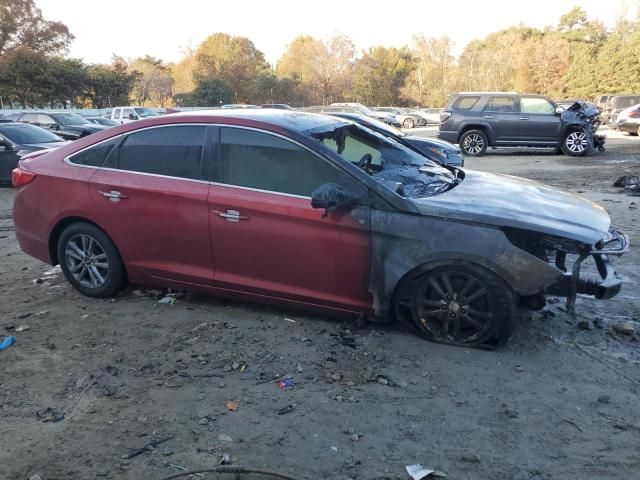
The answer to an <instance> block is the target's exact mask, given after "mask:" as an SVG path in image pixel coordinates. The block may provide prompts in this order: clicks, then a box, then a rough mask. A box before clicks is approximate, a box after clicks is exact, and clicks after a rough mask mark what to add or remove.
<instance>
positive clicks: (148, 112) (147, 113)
mask: <svg viewBox="0 0 640 480" xmlns="http://www.w3.org/2000/svg"><path fill="white" fill-rule="evenodd" d="M134 110H135V111H136V113H137V114H138V116H139V117H141V118H147V117H159V116H160V114H159V113H158V112H156V111H155V110H153V109H151V108H144V107H137V108H134Z"/></svg>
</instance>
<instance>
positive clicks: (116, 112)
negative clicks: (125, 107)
mask: <svg viewBox="0 0 640 480" xmlns="http://www.w3.org/2000/svg"><path fill="white" fill-rule="evenodd" d="M120 113H122V110H121V109H119V108H116V109H115V110H114V111H113V119H114V120H120Z"/></svg>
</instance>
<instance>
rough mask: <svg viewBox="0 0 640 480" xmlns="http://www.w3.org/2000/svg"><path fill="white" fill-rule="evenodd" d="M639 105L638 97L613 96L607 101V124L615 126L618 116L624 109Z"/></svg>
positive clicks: (639, 99)
mask: <svg viewBox="0 0 640 480" xmlns="http://www.w3.org/2000/svg"><path fill="white" fill-rule="evenodd" d="M639 103H640V95H614V96H612V97H611V98H610V99H609V103H608V105H607V109H606V116H607V119H608V121H609V124H610V125H612V126H615V124H616V121H617V120H618V115H619V114H620V112H622V111H623V110H624V109H625V108H629V107H632V106H634V105H637V104H639Z"/></svg>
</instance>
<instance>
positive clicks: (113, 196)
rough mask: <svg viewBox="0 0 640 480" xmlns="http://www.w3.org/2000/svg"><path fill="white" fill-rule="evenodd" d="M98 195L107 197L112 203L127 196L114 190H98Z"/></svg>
mask: <svg viewBox="0 0 640 480" xmlns="http://www.w3.org/2000/svg"><path fill="white" fill-rule="evenodd" d="M100 195H102V196H103V197H106V198H108V199H109V200H111V201H112V202H114V203H116V202H119V201H120V200H121V199H122V200H124V199H125V198H129V197H127V196H126V195H123V194H122V193H120V192H117V191H115V190H111V191H110V192H100Z"/></svg>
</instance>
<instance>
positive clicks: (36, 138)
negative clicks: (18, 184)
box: [0, 123, 69, 184]
mask: <svg viewBox="0 0 640 480" xmlns="http://www.w3.org/2000/svg"><path fill="white" fill-rule="evenodd" d="M67 143H69V142H65V141H64V140H63V139H62V138H60V137H59V136H57V135H54V134H53V133H51V132H49V131H47V130H45V129H44V128H40V127H36V126H35V125H28V124H25V123H0V183H2V184H6V183H11V172H12V171H13V169H14V168H16V167H17V166H18V161H19V160H20V159H21V158H22V157H23V156H25V155H26V154H28V153H31V152H35V151H38V150H44V149H47V148H58V147H61V146H63V145H66V144H67Z"/></svg>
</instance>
